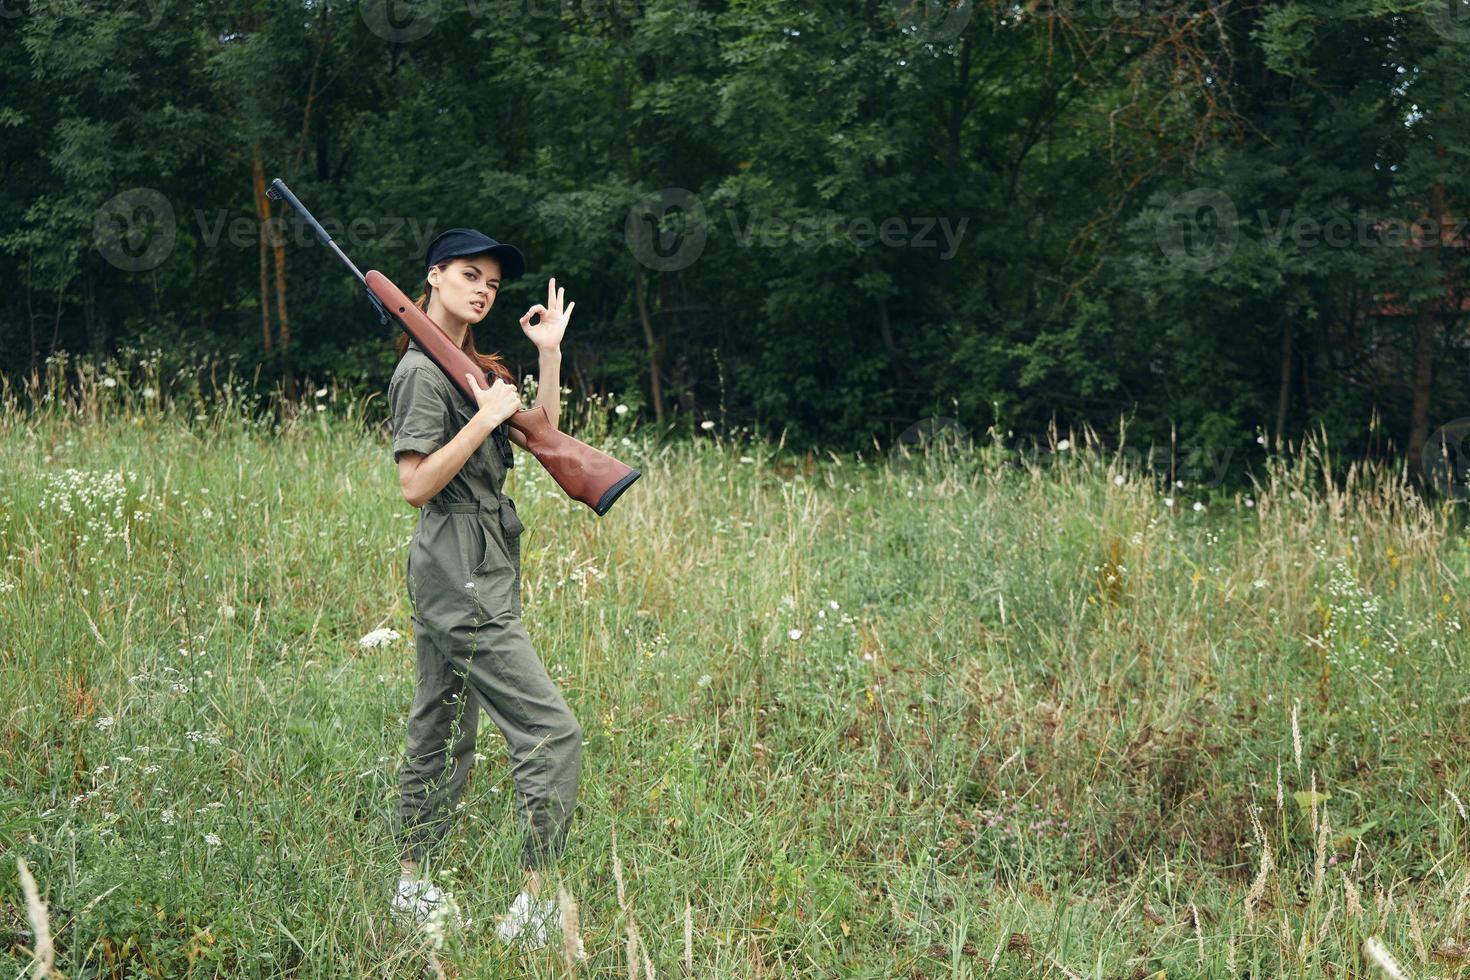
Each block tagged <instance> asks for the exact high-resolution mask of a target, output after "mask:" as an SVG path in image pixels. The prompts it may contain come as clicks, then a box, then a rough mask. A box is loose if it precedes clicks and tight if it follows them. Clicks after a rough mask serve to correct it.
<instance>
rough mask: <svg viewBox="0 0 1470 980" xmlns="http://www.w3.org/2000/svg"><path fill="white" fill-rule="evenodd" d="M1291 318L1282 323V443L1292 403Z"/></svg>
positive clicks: (1279, 415)
mask: <svg viewBox="0 0 1470 980" xmlns="http://www.w3.org/2000/svg"><path fill="white" fill-rule="evenodd" d="M1291 334H1292V330H1291V320H1290V319H1288V318H1286V317H1283V318H1282V323H1281V385H1280V387H1279V388H1278V389H1277V393H1276V444H1277V445H1278V446H1279V445H1282V443H1283V438H1282V433H1283V432H1285V431H1286V410H1287V408H1288V407H1289V406H1290V405H1291V340H1292V336H1291Z"/></svg>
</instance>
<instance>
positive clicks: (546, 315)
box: [521, 278, 577, 350]
mask: <svg viewBox="0 0 1470 980" xmlns="http://www.w3.org/2000/svg"><path fill="white" fill-rule="evenodd" d="M565 291H566V290H564V289H558V288H556V279H554V278H553V279H551V280H550V281H548V282H547V283H546V305H545V306H542V305H541V304H540V303H537V304H536V305H535V306H533V307H531V308H530V309H529V310H527V311H526V315H525V316H523V317H521V330H522V331H524V332H525V334H526V336H527V337H529V338H531V343H533V344H535V345H536V349H537V350H555V349H556V348H557V347H558V346H560V344H561V338H562V334H564V333H565V332H566V329H567V321H568V320H570V319H571V318H572V310H573V308H575V307H576V305H577V304H576V303H575V302H573V303H572V304H571V305H570V306H568V307H567V308H566V309H562V305H561V301H562V293H564V292H565ZM538 313H539V314H541V317H540V319H539V320H538V321H537V322H536V323H534V324H533V323H532V322H531V317H533V316H535V315H536V314H538Z"/></svg>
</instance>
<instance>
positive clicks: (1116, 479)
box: [1113, 473, 1127, 487]
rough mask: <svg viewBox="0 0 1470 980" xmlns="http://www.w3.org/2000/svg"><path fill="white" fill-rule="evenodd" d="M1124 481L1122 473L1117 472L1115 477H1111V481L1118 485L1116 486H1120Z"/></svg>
mask: <svg viewBox="0 0 1470 980" xmlns="http://www.w3.org/2000/svg"><path fill="white" fill-rule="evenodd" d="M1126 481H1127V477H1125V476H1124V475H1123V474H1122V473H1119V474H1118V475H1117V476H1115V477H1113V482H1114V483H1116V484H1117V485H1118V486H1120V487H1121V486H1122V485H1123V484H1124V483H1125V482H1126Z"/></svg>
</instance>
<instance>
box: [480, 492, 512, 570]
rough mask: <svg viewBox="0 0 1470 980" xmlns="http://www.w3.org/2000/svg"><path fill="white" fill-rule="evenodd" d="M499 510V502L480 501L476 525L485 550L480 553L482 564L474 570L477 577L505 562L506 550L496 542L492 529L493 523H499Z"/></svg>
mask: <svg viewBox="0 0 1470 980" xmlns="http://www.w3.org/2000/svg"><path fill="white" fill-rule="evenodd" d="M499 509H500V507H499V504H498V502H496V501H494V500H493V498H492V499H491V500H490V501H488V502H487V501H485V500H481V501H480V512H479V513H478V514H476V515H475V525H476V526H477V527H478V528H479V529H480V543H481V544H482V545H483V546H484V550H483V551H482V552H481V553H480V563H479V564H478V565H476V566H475V567H474V569H473V573H474V574H475V575H483V574H485V573H486V572H488V571H490V569H492V568H494V567H496V566H497V565H499V564H501V563H502V562H503V561H504V557H503V556H504V554H505V549H504V548H502V547H501V545H500V542H499V541H497V540H496V535H495V532H494V531H492V530H491V529H490V522H491V521H494V522H496V523H497V524H498V523H499V519H498V517H497V516H496V513H495V512H496V511H498V510H499Z"/></svg>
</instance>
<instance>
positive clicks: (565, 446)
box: [363, 269, 640, 517]
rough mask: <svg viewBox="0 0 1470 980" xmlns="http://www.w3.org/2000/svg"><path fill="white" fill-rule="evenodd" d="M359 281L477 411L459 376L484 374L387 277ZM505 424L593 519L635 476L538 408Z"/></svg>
mask: <svg viewBox="0 0 1470 980" xmlns="http://www.w3.org/2000/svg"><path fill="white" fill-rule="evenodd" d="M363 282H364V284H365V285H366V286H367V288H368V290H369V291H370V292H371V293H372V294H373V296H375V297H376V298H377V299H378V301H379V302H380V303H382V304H383V306H384V307H386V308H387V310H388V312H389V314H390V315H392V316H393V318H394V319H396V320H397V321H398V322H399V323H401V324H402V325H403V329H404V330H407V331H408V335H409V336H410V337H412V338H413V339H414V340H415V341H417V342H418V345H419V346H420V347H422V348H423V349H424V353H425V354H428V355H429V359H430V360H431V361H433V362H434V363H435V364H437V365H439V370H441V371H443V372H444V373H445V375H447V376H448V378H449V381H450V383H451V384H453V385H454V387H455V388H456V389H458V391H459V393H460V394H462V395H463V396H464V397H465V398H466V399H468V401H469V403H470V405H472V406H474V407H475V408H478V407H479V404H480V403H479V400H478V399H476V398H475V393H474V392H473V391H471V390H470V385H469V382H468V381H467V380H465V375H467V374H472V375H474V376H475V377H479V378H485V379H486V380H485V383H486V384H487V385H488V384H490V381H491V379H490V378H489V377H488V376H487V375H486V373H485V372H484V371H482V370H481V369H480V368H479V366H478V365H476V364H475V362H474V361H472V360H470V358H469V355H468V354H466V353H465V352H464V351H462V350H460V349H459V348H458V347H456V346H454V342H453V341H451V340H450V339H449V337H448V335H447V334H445V333H444V331H443V330H441V329H439V325H438V324H437V323H435V322H434V321H433V320H431V319H429V317H428V314H426V313H424V311H423V310H421V309H419V308H418V307H417V306H415V305H414V304H413V302H412V301H410V300H409V298H408V296H407V295H406V294H405V293H404V292H403V290H401V289H399V288H398V287H397V286H395V285H394V284H393V281H392V280H391V279H389V278H388V277H387V276H385V275H383V274H382V273H381V272H378V271H376V270H374V269H369V270H368V271H367V272H366V273H365V274H364V277H363ZM506 424H507V425H509V426H510V427H511V428H513V429H516V430H517V431H519V432H520V433H521V434H523V435H524V436H525V437H526V448H527V449H529V450H530V451H531V455H533V456H535V457H536V459H537V460H538V461H539V462H540V463H541V465H542V466H544V467H546V472H548V473H550V474H551V478H552V479H553V480H555V481H556V482H557V485H559V486H560V487H561V488H562V489H563V490H565V491H566V493H567V496H569V497H571V498H572V499H573V500H580V501H581V502H582V503H584V504H586V505H587V506H588V507H591V508H592V509H593V510H594V511H596V513H597V515H598V516H599V517H601V516H602V515H603V514H605V513H607V511H608V508H609V507H611V506H612V505H613V502H614V501H616V500H617V499H618V495H619V494H621V493H622V492H623V491H624V490H626V489H628V487H629V486H631V485H632V483H633V481H634V480H636V479H638V477H639V475H640V474H639V472H638V471H637V470H635V469H633V467H631V466H629V465H628V464H627V463H623V462H620V461H618V460H616V459H614V458H613V457H611V456H609V455H608V454H607V453H605V452H603V451H602V450H600V449H596V448H594V447H592V446H589V445H587V444H586V443H585V442H582V441H581V440H578V439H574V438H572V437H571V436H569V435H567V434H566V433H565V432H560V431H558V430H557V429H555V428H553V427H552V425H551V419H550V418H548V417H547V415H546V409H544V408H542V407H541V406H539V405H538V406H537V407H535V408H523V409H520V410H519V411H517V412H516V413H515V414H513V415H511V417H510V418H508V419H506Z"/></svg>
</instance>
